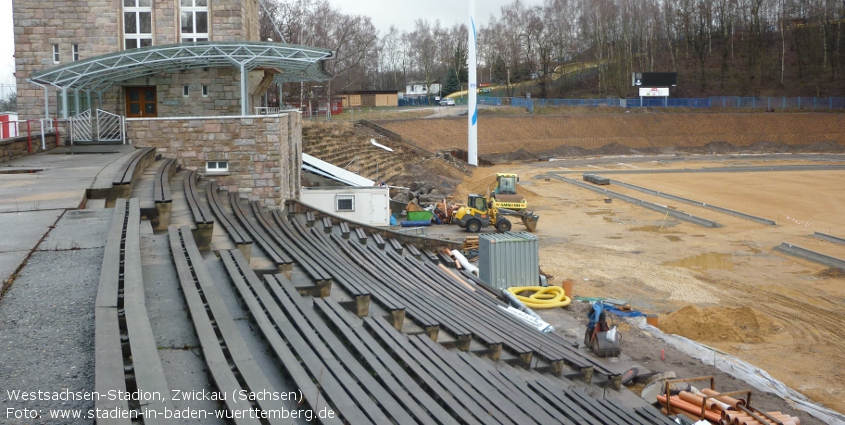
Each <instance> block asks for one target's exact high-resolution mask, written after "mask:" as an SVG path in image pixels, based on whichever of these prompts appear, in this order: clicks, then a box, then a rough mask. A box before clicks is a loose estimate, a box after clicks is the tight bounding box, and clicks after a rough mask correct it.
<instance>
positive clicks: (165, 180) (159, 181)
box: [153, 159, 178, 202]
mask: <svg viewBox="0 0 845 425" xmlns="http://www.w3.org/2000/svg"><path fill="white" fill-rule="evenodd" d="M177 168H178V167H177V166H176V160H175V159H168V160H165V161H164V165H162V166H161V167H160V168H159V169H158V171H156V177H155V180H154V185H153V194H154V195H153V198H154V199H155V202H172V201H173V196H172V195H171V193H170V176H172V175H173V174H174V173H175V172H176V170H177Z"/></svg>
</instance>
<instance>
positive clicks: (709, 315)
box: [658, 305, 784, 343]
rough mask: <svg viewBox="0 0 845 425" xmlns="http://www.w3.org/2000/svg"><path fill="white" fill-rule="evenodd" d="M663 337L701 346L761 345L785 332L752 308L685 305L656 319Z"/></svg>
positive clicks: (778, 325) (781, 327) (775, 322)
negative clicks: (693, 342) (675, 337)
mask: <svg viewBox="0 0 845 425" xmlns="http://www.w3.org/2000/svg"><path fill="white" fill-rule="evenodd" d="M658 323H659V324H660V330H661V331H663V332H664V333H670V334H676V335H681V336H684V337H686V338H689V339H692V340H695V341H700V342H704V341H707V342H742V343H761V342H766V341H767V340H768V339H769V338H770V337H773V336H774V335H777V334H779V333H781V332H783V331H784V327H783V326H781V325H780V324H779V323H778V322H777V321H775V320H774V319H772V318H770V317H769V316H766V315H765V314H763V313H762V312H760V311H758V310H755V309H754V308H751V307H739V308H729V307H707V308H699V307H697V306H695V305H688V306H686V307H684V308H682V309H680V310H677V311H674V312H672V313H670V314H667V315H665V316H661V317H660V319H659V322H658Z"/></svg>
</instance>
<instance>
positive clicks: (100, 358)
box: [94, 306, 131, 425]
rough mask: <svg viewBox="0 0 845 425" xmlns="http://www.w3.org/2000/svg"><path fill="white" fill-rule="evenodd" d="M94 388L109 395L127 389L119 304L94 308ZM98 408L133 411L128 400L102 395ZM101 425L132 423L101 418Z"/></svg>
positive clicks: (126, 420) (96, 405) (96, 406)
mask: <svg viewBox="0 0 845 425" xmlns="http://www.w3.org/2000/svg"><path fill="white" fill-rule="evenodd" d="M94 391H96V392H97V393H99V394H108V392H109V391H122V392H125V391H126V376H125V374H124V372H123V350H122V349H121V342H120V325H119V322H118V319H117V308H116V307H99V306H98V307H95V308H94ZM94 407H95V408H97V409H103V410H113V409H115V408H117V409H119V411H127V410H129V405H128V403H127V401H126V400H109V399H108V397H99V398H97V399H96V400H94ZM97 423H98V424H109V425H112V424H114V425H129V424H130V423H131V421H130V420H129V419H128V418H127V419H120V418H116V419H98V420H97Z"/></svg>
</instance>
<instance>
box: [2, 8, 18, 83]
mask: <svg viewBox="0 0 845 425" xmlns="http://www.w3.org/2000/svg"><path fill="white" fill-rule="evenodd" d="M14 54H15V39H14V29H13V27H12V0H0V85H2V84H14V82H15V79H14V77H12V74H13V73H14V72H15V62H14V58H13V55H14Z"/></svg>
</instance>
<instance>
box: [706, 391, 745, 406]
mask: <svg viewBox="0 0 845 425" xmlns="http://www.w3.org/2000/svg"><path fill="white" fill-rule="evenodd" d="M701 393H702V394H704V395H707V396H714V395H715V396H717V397H716V400H719V401H721V402H722V403H725V404H727V405H730V406H731V407H733V408H734V410H739V408H738V407H737V406H745V400H743V399H741V398H733V397H728V396H723V395H722V396H719V395H718V394H720V393H719V392H718V391H713V390H711V389H710V388H704V389H703V390H701Z"/></svg>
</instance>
